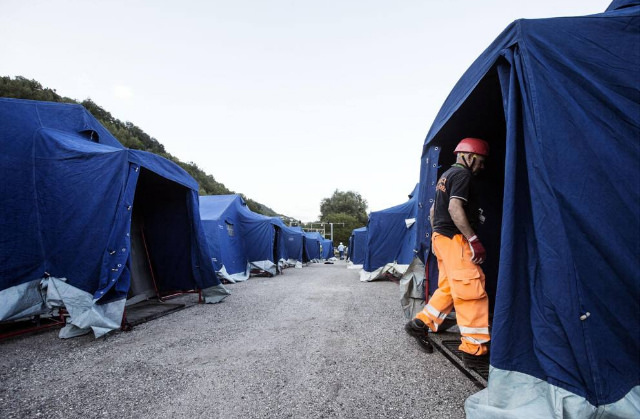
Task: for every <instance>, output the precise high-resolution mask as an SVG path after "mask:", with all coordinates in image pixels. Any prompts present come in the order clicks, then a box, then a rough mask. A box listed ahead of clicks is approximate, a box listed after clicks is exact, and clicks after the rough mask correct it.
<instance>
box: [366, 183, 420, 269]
mask: <svg viewBox="0 0 640 419" xmlns="http://www.w3.org/2000/svg"><path fill="white" fill-rule="evenodd" d="M417 192H418V185H416V186H415V188H414V190H413V191H412V192H411V193H410V194H409V200H408V201H406V202H404V203H402V204H399V205H396V206H394V207H391V208H386V209H383V210H380V211H373V212H371V214H369V223H368V224H367V231H368V234H367V251H366V253H365V258H364V267H363V269H364V270H365V271H366V272H373V271H375V270H376V269H378V268H381V267H383V266H385V265H386V264H388V263H397V264H401V265H409V264H410V263H411V261H412V260H413V258H414V257H415V253H414V251H413V249H414V246H415V243H416V228H415V226H414V223H415V218H416V214H417V211H418V193H417Z"/></svg>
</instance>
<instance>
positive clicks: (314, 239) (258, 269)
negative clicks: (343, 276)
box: [200, 195, 333, 283]
mask: <svg viewBox="0 0 640 419" xmlns="http://www.w3.org/2000/svg"><path fill="white" fill-rule="evenodd" d="M200 217H201V219H202V225H203V228H204V232H205V237H206V239H207V243H208V246H209V252H210V254H211V257H212V261H213V265H214V268H215V271H216V273H217V274H218V276H219V277H220V278H221V279H224V280H227V281H229V282H232V283H233V282H237V281H244V280H246V279H248V278H249V276H250V275H251V274H252V273H255V274H268V275H275V274H277V273H278V272H281V271H282V269H284V268H287V267H296V268H301V267H302V264H303V263H308V262H317V261H319V260H322V259H329V258H331V257H333V242H332V241H331V240H329V239H325V238H324V237H323V236H322V235H321V234H320V233H318V232H304V231H303V230H302V228H301V227H299V226H297V227H289V226H287V225H285V224H284V222H283V221H282V219H280V217H267V216H264V215H261V214H256V213H254V212H252V211H251V210H250V209H249V208H248V207H247V204H246V203H245V202H244V200H243V199H242V197H240V196H239V195H211V196H201V197H200Z"/></svg>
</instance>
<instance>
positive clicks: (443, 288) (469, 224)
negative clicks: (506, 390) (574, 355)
mask: <svg viewBox="0 0 640 419" xmlns="http://www.w3.org/2000/svg"><path fill="white" fill-rule="evenodd" d="M454 153H455V154H456V163H455V164H453V166H451V168H449V170H447V171H446V172H444V173H443V174H442V176H441V177H440V179H439V180H438V184H437V186H436V196H435V202H434V203H433V205H432V206H431V210H430V218H431V230H432V232H433V234H432V237H431V250H432V252H433V254H434V255H435V256H436V258H437V259H438V270H439V271H440V275H439V278H438V289H437V290H436V291H435V292H434V293H433V296H432V297H431V299H430V300H429V303H428V304H427V305H426V306H425V307H424V309H423V310H422V311H421V312H420V313H418V314H417V315H416V317H415V318H414V319H413V320H411V321H410V322H409V323H407V324H406V325H405V330H406V331H407V333H409V334H410V335H411V336H413V337H416V338H418V340H419V341H421V339H422V343H423V344H424V339H427V344H428V337H427V333H428V332H429V331H431V332H437V331H438V329H440V330H444V329H445V328H446V326H447V325H446V324H443V322H444V321H445V317H446V316H447V314H449V312H451V310H452V309H453V308H455V310H456V317H457V323H458V327H459V328H460V335H461V340H462V342H461V344H460V346H459V348H458V349H460V351H462V352H463V357H464V358H463V359H464V361H465V363H467V364H469V363H473V362H478V361H480V360H482V361H486V360H487V358H488V348H487V345H486V344H487V342H489V339H490V337H489V298H488V297H487V294H486V292H485V289H484V279H485V277H484V272H483V271H482V268H481V267H480V264H482V262H484V259H485V256H486V252H485V249H484V246H482V243H481V242H480V239H478V236H477V235H476V233H475V228H476V225H477V222H478V218H479V207H478V201H477V197H476V193H477V191H476V190H475V188H474V181H473V176H474V175H476V174H478V173H479V172H480V171H481V170H483V169H484V161H485V158H486V157H488V155H489V144H488V143H487V142H486V141H484V140H481V139H478V138H465V139H463V140H462V141H460V143H458V145H457V147H456V149H455V151H454Z"/></svg>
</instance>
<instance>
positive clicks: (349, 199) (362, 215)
mask: <svg viewBox="0 0 640 419" xmlns="http://www.w3.org/2000/svg"><path fill="white" fill-rule="evenodd" d="M320 221H321V222H324V223H333V224H334V225H333V243H334V245H336V246H337V245H338V244H339V243H340V242H342V243H344V244H345V245H347V244H348V243H349V236H350V235H351V231H353V229H355V228H359V227H362V226H365V225H366V224H367V221H368V216H367V201H366V200H364V199H363V198H362V196H361V195H360V194H359V193H357V192H353V191H346V192H342V191H339V190H337V189H336V190H335V192H334V193H333V195H332V196H331V197H330V198H325V199H323V200H322V202H321V203H320ZM328 231H329V230H327V232H328Z"/></svg>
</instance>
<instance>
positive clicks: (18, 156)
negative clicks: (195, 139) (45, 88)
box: [0, 98, 333, 337]
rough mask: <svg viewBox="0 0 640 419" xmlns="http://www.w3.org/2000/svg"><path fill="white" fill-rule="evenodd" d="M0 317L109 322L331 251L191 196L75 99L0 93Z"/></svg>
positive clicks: (190, 183)
mask: <svg viewBox="0 0 640 419" xmlns="http://www.w3.org/2000/svg"><path fill="white" fill-rule="evenodd" d="M0 126H1V127H2V129H1V130H0V144H1V145H2V150H3V152H2V154H1V155H0V174H1V175H2V179H3V184H2V191H1V193H0V208H1V211H2V217H0V231H1V232H2V234H1V236H0V321H11V320H17V319H23V318H29V317H31V316H39V315H42V314H45V313H50V312H52V311H53V310H56V309H61V308H64V309H65V310H66V311H67V312H68V315H69V317H68V319H67V320H66V326H65V327H64V328H63V329H62V330H61V332H60V336H61V337H73V336H77V335H80V334H84V333H88V332H90V331H93V332H94V334H95V336H96V337H98V336H102V335H103V334H105V333H107V332H109V331H111V330H114V329H117V328H119V327H120V326H121V322H122V321H123V313H124V312H125V308H129V307H130V306H131V305H132V304H134V303H137V302H140V301H143V300H147V299H148V298H150V297H158V298H163V297H165V296H167V295H173V294H175V293H176V292H190V291H191V292H193V291H196V292H198V293H200V294H201V298H202V299H203V300H204V302H207V303H216V302H220V301H222V300H223V299H224V298H225V297H226V296H227V295H228V294H229V292H228V290H227V289H226V288H225V287H224V285H223V281H228V282H236V281H241V280H245V279H247V278H248V277H249V276H250V275H251V274H252V273H258V274H267V275H275V274H276V273H278V272H280V271H281V270H282V269H284V268H286V267H289V266H297V267H301V266H302V263H305V262H311V261H318V260H320V259H322V258H328V257H331V256H332V254H333V243H332V242H331V241H330V240H326V239H324V237H322V235H320V234H319V233H305V232H303V231H302V230H301V229H300V228H297V229H296V228H290V227H288V226H286V225H285V224H284V223H283V222H282V220H280V218H278V217H266V216H263V215H260V214H256V213H253V212H252V211H250V210H249V208H248V207H247V206H246V204H245V202H244V201H243V199H242V198H241V197H240V196H238V195H224V196H205V197H199V196H198V184H197V183H196V182H195V180H194V179H193V178H192V177H191V176H189V175H188V174H187V173H186V172H185V171H184V170H183V169H181V168H180V167H179V166H178V165H176V164H174V163H172V162H170V161H169V160H166V159H164V158H162V157H159V156H157V155H154V154H151V153H147V152H144V151H139V150H131V149H127V148H125V147H123V146H122V145H121V144H120V143H119V142H118V141H117V140H116V138H115V137H113V136H112V135H111V134H110V133H109V132H108V131H107V130H106V129H105V128H104V127H103V126H102V125H100V123H99V122H98V121H97V120H96V119H95V118H94V117H93V116H92V115H91V114H90V113H89V112H88V111H86V109H84V108H83V107H82V106H80V105H72V104H61V103H50V102H37V101H29V100H17V99H9V98H0Z"/></svg>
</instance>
